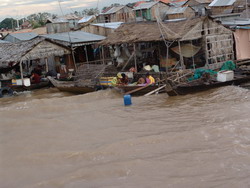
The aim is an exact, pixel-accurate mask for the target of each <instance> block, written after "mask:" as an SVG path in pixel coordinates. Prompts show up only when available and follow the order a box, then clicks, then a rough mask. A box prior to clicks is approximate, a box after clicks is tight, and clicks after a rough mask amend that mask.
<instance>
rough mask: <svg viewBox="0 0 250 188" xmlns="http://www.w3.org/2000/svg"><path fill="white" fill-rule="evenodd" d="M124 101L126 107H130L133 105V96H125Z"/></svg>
mask: <svg viewBox="0 0 250 188" xmlns="http://www.w3.org/2000/svg"><path fill="white" fill-rule="evenodd" d="M123 99H124V105H125V106H129V105H131V104H132V101H131V95H124V96H123Z"/></svg>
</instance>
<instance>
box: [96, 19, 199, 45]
mask: <svg viewBox="0 0 250 188" xmlns="http://www.w3.org/2000/svg"><path fill="white" fill-rule="evenodd" d="M202 20H203V19H202V18H195V19H191V20H182V21H178V22H168V23H162V24H158V23H157V22H137V23H127V24H122V25H121V26H120V27H119V28H118V29H117V30H115V32H114V33H112V34H110V35H109V36H108V37H107V38H106V39H105V40H103V41H102V42H101V43H100V44H102V45H110V44H121V43H136V42H154V41H162V40H163V37H162V34H163V35H164V38H165V39H166V40H169V41H173V40H177V39H181V38H182V37H183V36H185V35H186V34H187V33H188V32H189V31H191V29H192V28H194V27H195V26H196V25H197V24H199V23H200V22H202ZM161 31H162V32H161ZM198 37H199V36H198Z"/></svg>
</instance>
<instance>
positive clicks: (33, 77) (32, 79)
mask: <svg viewBox="0 0 250 188" xmlns="http://www.w3.org/2000/svg"><path fill="white" fill-rule="evenodd" d="M40 81H41V76H40V75H39V74H37V73H36V72H34V71H33V72H32V75H31V77H30V82H31V83H32V84H38V83H40Z"/></svg>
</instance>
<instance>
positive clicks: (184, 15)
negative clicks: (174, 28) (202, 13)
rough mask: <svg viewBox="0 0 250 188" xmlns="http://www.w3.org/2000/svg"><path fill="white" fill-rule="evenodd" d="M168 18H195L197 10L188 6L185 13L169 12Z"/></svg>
mask: <svg viewBox="0 0 250 188" xmlns="http://www.w3.org/2000/svg"><path fill="white" fill-rule="evenodd" d="M167 17H168V19H170V20H171V19H179V18H193V17H195V11H194V10H193V9H192V8H190V7H188V8H187V9H186V10H185V12H183V13H178V14H169V15H168V16H167Z"/></svg>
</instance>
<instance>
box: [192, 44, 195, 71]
mask: <svg viewBox="0 0 250 188" xmlns="http://www.w3.org/2000/svg"><path fill="white" fill-rule="evenodd" d="M191 45H192V52H193V54H194V48H193V41H192V40H191ZM193 54H192V61H193V69H194V70H195V64H194V55H193Z"/></svg>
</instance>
